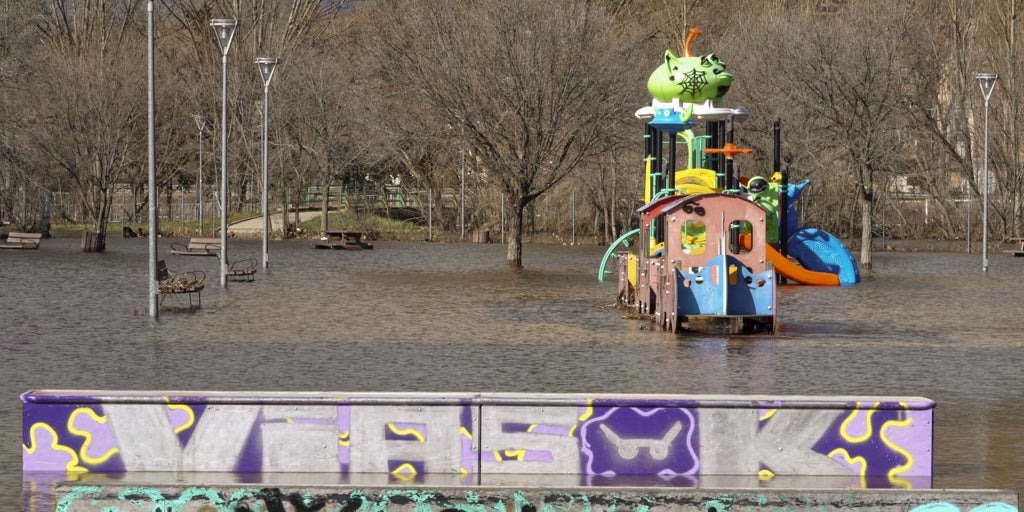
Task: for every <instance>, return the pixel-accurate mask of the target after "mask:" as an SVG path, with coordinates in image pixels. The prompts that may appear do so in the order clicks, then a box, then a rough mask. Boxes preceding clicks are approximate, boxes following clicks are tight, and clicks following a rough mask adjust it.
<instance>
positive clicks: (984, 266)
mask: <svg viewBox="0 0 1024 512" xmlns="http://www.w3.org/2000/svg"><path fill="white" fill-rule="evenodd" d="M974 78H976V79H978V85H980V86H981V95H982V96H984V97H985V165H984V166H983V169H984V170H983V172H984V177H983V178H982V179H984V180H985V185H984V187H983V190H984V195H985V199H984V202H983V203H982V209H981V211H982V214H981V270H982V272H988V99H989V98H990V97H991V96H992V89H995V87H996V79H997V78H999V75H997V74H995V73H978V74H976V75H974Z"/></svg>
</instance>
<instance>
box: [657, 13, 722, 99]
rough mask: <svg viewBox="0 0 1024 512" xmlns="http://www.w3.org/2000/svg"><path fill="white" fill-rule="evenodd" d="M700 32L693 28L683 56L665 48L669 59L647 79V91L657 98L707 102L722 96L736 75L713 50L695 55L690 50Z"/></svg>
mask: <svg viewBox="0 0 1024 512" xmlns="http://www.w3.org/2000/svg"><path fill="white" fill-rule="evenodd" d="M698 35H700V30H698V29H695V28H694V29H690V35H689V36H688V37H687V38H686V45H685V46H684V48H683V56H682V57H676V56H675V55H673V54H672V51H671V50H666V51H665V63H664V64H662V65H661V66H658V68H657V69H655V70H654V73H651V77H650V78H649V79H648V80H647V91H648V92H650V93H651V96H653V97H654V99H655V100H657V101H659V102H661V103H671V102H672V100H674V99H675V100H679V101H680V102H683V103H703V102H704V101H707V100H712V101H715V100H719V99H721V98H722V96H725V93H726V92H727V91H728V90H729V86H730V85H732V75H731V74H729V72H728V71H726V70H725V64H723V63H722V61H721V60H720V59H719V58H718V57H717V56H716V55H715V54H713V53H712V54H709V55H702V56H700V57H694V56H693V53H692V52H691V51H690V43H691V42H693V40H694V38H696V37H697V36H698Z"/></svg>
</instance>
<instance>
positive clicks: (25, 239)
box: [0, 232, 43, 249]
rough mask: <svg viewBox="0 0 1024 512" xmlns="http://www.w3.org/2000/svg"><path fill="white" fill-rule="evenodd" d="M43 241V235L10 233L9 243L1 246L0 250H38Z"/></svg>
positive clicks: (8, 235)
mask: <svg viewBox="0 0 1024 512" xmlns="http://www.w3.org/2000/svg"><path fill="white" fill-rule="evenodd" d="M42 240H43V234H42V233H17V232H14V233H8V234H7V241H6V242H5V243H2V244H0V249H38V248H39V243H40V242H42Z"/></svg>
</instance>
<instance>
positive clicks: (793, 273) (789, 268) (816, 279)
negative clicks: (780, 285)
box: [767, 245, 839, 286]
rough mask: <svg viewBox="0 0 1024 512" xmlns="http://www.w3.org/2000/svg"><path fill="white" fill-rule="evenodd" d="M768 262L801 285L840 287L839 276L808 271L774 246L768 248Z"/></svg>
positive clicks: (784, 275) (787, 277)
mask: <svg viewBox="0 0 1024 512" xmlns="http://www.w3.org/2000/svg"><path fill="white" fill-rule="evenodd" d="M767 249H768V261H771V262H772V265H774V266H775V271H776V272H778V273H780V274H782V276H783V277H785V278H786V279H792V280H793V281H796V282H798V283H800V284H811V285H817V286H839V274H832V273H829V272H815V271H813V270H807V269H806V268H804V267H801V266H800V265H797V264H796V263H793V262H792V261H789V258H787V257H785V256H783V255H782V253H780V252H779V251H777V250H775V248H774V247H772V246H770V245H769V246H767Z"/></svg>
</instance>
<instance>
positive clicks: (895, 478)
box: [880, 402, 914, 489]
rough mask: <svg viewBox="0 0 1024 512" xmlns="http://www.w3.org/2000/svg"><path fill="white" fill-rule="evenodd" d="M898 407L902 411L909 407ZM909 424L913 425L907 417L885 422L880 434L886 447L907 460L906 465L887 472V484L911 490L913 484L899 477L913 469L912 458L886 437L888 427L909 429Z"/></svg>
mask: <svg viewBox="0 0 1024 512" xmlns="http://www.w3.org/2000/svg"><path fill="white" fill-rule="evenodd" d="M900 406H901V407H903V408H904V409H906V408H908V407H909V406H908V405H907V404H905V403H903V402H900ZM911 423H913V420H912V419H910V416H909V415H908V416H906V417H904V418H903V419H902V420H891V421H887V422H885V424H884V425H882V428H881V432H880V435H881V437H882V442H883V443H885V445H886V446H888V447H889V448H891V449H892V450H893V451H895V452H897V453H899V454H900V455H903V456H904V457H906V458H907V463H906V464H904V465H902V466H896V467H894V468H892V469H890V470H889V482H890V483H892V484H893V485H897V486H900V487H903V488H904V489H911V488H913V484H911V483H910V482H908V481H907V480H904V479H903V478H900V477H899V475H901V474H903V473H906V472H907V471H909V470H910V468H912V467H914V456H913V454H911V453H910V452H909V451H908V450H906V449H904V448H903V447H902V446H900V445H898V444H896V443H894V442H893V441H892V440H891V439H889V436H888V435H886V431H887V430H889V427H909V426H910V424H911Z"/></svg>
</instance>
